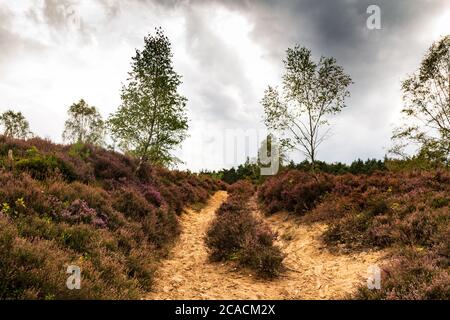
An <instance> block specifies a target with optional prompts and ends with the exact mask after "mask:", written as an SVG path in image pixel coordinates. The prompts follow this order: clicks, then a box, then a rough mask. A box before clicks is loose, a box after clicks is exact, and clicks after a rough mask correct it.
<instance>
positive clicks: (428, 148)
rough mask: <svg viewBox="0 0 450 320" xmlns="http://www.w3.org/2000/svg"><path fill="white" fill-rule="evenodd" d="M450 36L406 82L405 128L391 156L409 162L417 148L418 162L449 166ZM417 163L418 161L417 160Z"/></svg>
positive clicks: (398, 132) (436, 45)
mask: <svg viewBox="0 0 450 320" xmlns="http://www.w3.org/2000/svg"><path fill="white" fill-rule="evenodd" d="M449 66H450V36H449V35H448V36H445V37H444V38H442V39H441V40H440V41H439V42H435V43H433V45H432V46H431V47H430V49H429V50H428V52H427V54H426V55H425V58H424V59H423V61H422V64H421V66H420V69H419V71H418V72H416V73H415V74H413V75H412V76H410V77H409V78H408V79H406V80H405V81H403V83H402V90H403V99H404V101H405V106H404V108H403V110H402V114H403V115H404V117H405V121H404V122H405V123H404V125H402V126H400V127H398V128H396V129H395V130H394V133H393V136H392V139H393V141H394V146H393V147H392V148H391V150H390V151H391V153H393V154H394V155H397V156H401V157H403V158H406V159H409V158H410V156H409V153H408V152H407V147H410V146H411V145H415V146H416V147H417V148H418V150H416V151H418V156H417V158H419V160H424V159H425V160H427V161H428V162H430V163H433V164H434V165H447V166H448V165H449V164H450V67H449ZM415 160H417V159H415Z"/></svg>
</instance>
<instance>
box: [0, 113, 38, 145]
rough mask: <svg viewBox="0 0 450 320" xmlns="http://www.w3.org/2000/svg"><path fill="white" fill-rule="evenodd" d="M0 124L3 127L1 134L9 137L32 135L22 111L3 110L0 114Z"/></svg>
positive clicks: (27, 136) (19, 137) (17, 137)
mask: <svg viewBox="0 0 450 320" xmlns="http://www.w3.org/2000/svg"><path fill="white" fill-rule="evenodd" d="M0 125H1V126H3V128H4V131H3V135H5V136H6V137H9V138H16V139H26V138H29V137H30V136H31V135H32V133H31V131H30V125H29V123H28V121H27V120H26V119H25V117H24V116H23V114H22V112H14V111H12V110H8V111H5V112H4V113H2V114H0Z"/></svg>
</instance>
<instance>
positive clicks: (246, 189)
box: [228, 180, 255, 201]
mask: <svg viewBox="0 0 450 320" xmlns="http://www.w3.org/2000/svg"><path fill="white" fill-rule="evenodd" d="M228 193H229V194H230V196H231V197H238V198H241V199H242V201H246V200H248V199H249V198H250V197H251V196H252V195H253V194H254V193H255V186H254V185H253V184H252V183H251V182H249V181H246V180H240V181H238V182H236V183H233V184H232V185H230V186H229V187H228Z"/></svg>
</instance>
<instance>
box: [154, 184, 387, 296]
mask: <svg viewBox="0 0 450 320" xmlns="http://www.w3.org/2000/svg"><path fill="white" fill-rule="evenodd" d="M226 197H227V194H226V192H223V191H219V192H217V193H216V194H215V195H214V196H212V197H211V199H210V200H209V202H208V204H207V206H206V207H205V208H204V209H203V210H201V211H200V212H195V211H192V210H188V211H187V213H186V214H183V215H182V216H181V218H180V222H181V225H182V234H181V236H180V238H179V240H178V242H177V244H176V245H175V247H174V248H173V249H172V251H171V253H170V255H169V257H168V259H166V260H164V261H163V262H162V263H161V265H160V267H159V269H158V271H157V274H156V283H155V286H154V291H153V292H150V293H149V294H148V295H147V296H146V299H163V300H164V299H230V300H233V299H339V298H344V297H345V296H346V295H347V294H349V293H351V292H353V291H354V289H355V286H356V285H358V284H360V283H365V281H366V279H367V269H368V267H369V266H371V265H373V264H377V263H379V261H380V260H381V259H382V258H383V257H384V255H385V253H384V252H374V251H372V252H363V253H352V254H334V253H331V252H329V251H328V250H327V249H325V248H323V244H322V243H321V242H320V239H319V238H320V235H321V234H322V233H323V232H324V231H325V230H326V228H327V226H326V225H323V224H314V225H311V226H306V225H301V224H297V223H296V222H295V221H294V220H293V218H292V217H290V216H289V215H288V214H286V213H279V214H275V215H273V216H271V217H268V218H264V219H265V220H266V222H267V223H269V225H270V226H271V228H272V229H273V230H275V231H277V232H278V235H279V237H278V240H277V245H279V246H280V248H281V249H282V251H283V252H284V253H285V255H286V258H285V260H284V265H285V266H286V268H287V270H286V272H284V273H283V274H282V275H281V276H280V277H279V278H278V279H276V280H261V279H257V278H256V277H255V276H254V275H253V274H251V273H250V272H248V271H245V270H237V269H236V268H234V265H233V264H232V263H211V262H210V261H208V253H207V249H206V247H205V244H204V239H203V238H204V235H205V232H206V230H207V228H208V224H209V223H210V221H211V220H212V219H213V218H214V214H215V211H216V209H217V208H218V207H219V206H220V204H221V203H222V202H223V201H224V200H225V199H226ZM252 207H253V209H254V214H256V215H259V216H261V215H260V213H259V212H258V211H257V209H256V205H255V203H254V202H253V203H252Z"/></svg>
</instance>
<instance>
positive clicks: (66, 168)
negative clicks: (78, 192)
mask: <svg viewBox="0 0 450 320" xmlns="http://www.w3.org/2000/svg"><path fill="white" fill-rule="evenodd" d="M15 168H16V170H18V171H26V172H27V173H29V174H30V175H31V176H32V177H33V178H34V179H37V180H44V179H46V178H49V177H51V176H54V175H55V174H61V175H62V177H63V178H64V179H66V180H69V181H73V180H75V179H76V178H77V176H76V173H75V170H74V169H73V168H72V167H71V166H70V165H69V164H67V163H66V162H64V161H63V160H61V159H59V158H57V157H55V156H51V155H50V156H45V155H39V154H36V155H33V156H32V157H30V158H25V159H20V160H19V161H17V162H16V163H15Z"/></svg>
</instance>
